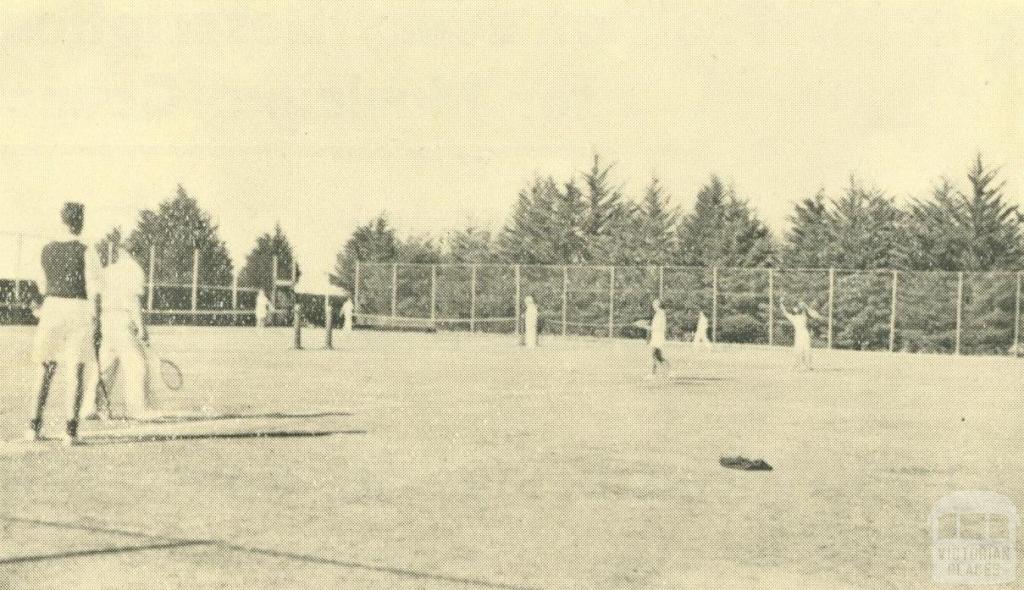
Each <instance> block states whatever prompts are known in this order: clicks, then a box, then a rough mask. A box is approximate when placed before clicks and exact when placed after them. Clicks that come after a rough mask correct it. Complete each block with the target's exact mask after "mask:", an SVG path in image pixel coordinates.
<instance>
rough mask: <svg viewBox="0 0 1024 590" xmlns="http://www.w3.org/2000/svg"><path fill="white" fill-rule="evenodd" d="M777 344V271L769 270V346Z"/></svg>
mask: <svg viewBox="0 0 1024 590" xmlns="http://www.w3.org/2000/svg"><path fill="white" fill-rule="evenodd" d="M773 344H775V269H774V268H769V269H768V346H771V345H773Z"/></svg>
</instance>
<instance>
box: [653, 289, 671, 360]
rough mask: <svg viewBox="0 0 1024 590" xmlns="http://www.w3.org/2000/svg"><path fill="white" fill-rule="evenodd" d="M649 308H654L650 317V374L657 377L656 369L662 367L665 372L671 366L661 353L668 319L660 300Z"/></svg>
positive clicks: (655, 301)
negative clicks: (651, 360)
mask: <svg viewBox="0 0 1024 590" xmlns="http://www.w3.org/2000/svg"><path fill="white" fill-rule="evenodd" d="M651 307H652V308H654V315H653V316H652V317H651V340H650V346H651V356H652V358H653V364H652V365H651V374H652V375H657V374H658V367H664V368H665V370H670V369H671V365H670V364H669V362H668V361H667V360H665V354H664V352H662V348H664V347H665V334H666V332H667V331H668V318H667V317H666V315H665V310H664V309H663V308H662V307H661V300H660V299H655V300H654V301H652V302H651Z"/></svg>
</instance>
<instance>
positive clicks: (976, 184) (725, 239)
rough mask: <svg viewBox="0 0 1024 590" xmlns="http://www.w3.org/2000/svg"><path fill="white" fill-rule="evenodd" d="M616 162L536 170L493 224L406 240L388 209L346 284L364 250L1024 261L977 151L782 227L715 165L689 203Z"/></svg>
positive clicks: (414, 257) (367, 232) (374, 223)
mask: <svg viewBox="0 0 1024 590" xmlns="http://www.w3.org/2000/svg"><path fill="white" fill-rule="evenodd" d="M613 170H614V164H603V163H602V162H601V158H600V156H597V155H595V156H594V159H593V164H592V166H591V167H590V168H589V169H588V170H585V171H584V172H582V173H581V174H578V175H572V176H570V177H569V178H568V179H567V180H564V181H558V180H555V178H554V176H546V177H541V176H539V177H537V178H535V179H534V180H533V181H532V182H531V183H530V184H529V185H528V186H526V187H524V188H523V189H522V190H521V191H520V192H519V194H518V198H517V200H516V203H515V205H513V208H512V211H511V213H510V214H509V217H508V220H507V222H506V223H505V225H504V227H503V228H501V229H500V231H498V232H497V233H496V234H495V233H492V232H491V231H489V230H487V229H483V228H479V227H473V226H471V227H467V228H465V229H461V230H457V231H455V232H452V233H450V234H449V235H447V236H445V237H444V238H442V239H441V240H434V239H431V238H430V237H428V236H410V237H407V238H405V239H401V238H399V237H398V234H397V232H396V230H395V228H394V227H393V226H392V225H391V224H390V222H389V220H388V218H387V216H386V215H385V214H383V213H382V214H381V215H380V216H378V217H377V218H375V219H373V220H371V221H370V222H368V223H366V224H364V225H361V226H359V227H358V228H357V229H356V230H355V232H354V233H353V234H352V236H351V237H350V238H349V240H348V242H347V243H346V244H345V246H344V248H343V249H342V251H341V252H339V253H338V255H337V260H336V264H335V269H334V270H335V277H336V280H337V281H339V283H341V284H347V280H346V279H347V278H348V277H350V275H351V272H352V266H353V263H354V261H356V260H360V261H364V262H366V261H374V262H465V263H486V262H506V263H518V264H569V265H581V264H597V265H619V266H642V265H681V266H705V267H716V266H717V267H788V268H796V267H810V268H828V267H837V268H845V269H881V268H886V269H899V270H946V271H990V270H1018V269H1020V268H1021V261H1022V257H1024V240H1022V228H1024V215H1022V212H1021V210H1020V209H1019V208H1018V207H1017V206H1016V205H1013V204H1012V203H1011V202H1010V200H1009V199H1008V197H1007V196H1006V195H1005V193H1004V188H1005V181H1001V180H999V178H998V175H999V170H998V169H994V168H990V167H988V166H986V165H985V164H984V162H983V160H982V157H981V155H980V154H979V155H978V156H977V158H976V159H975V161H974V162H973V163H972V164H971V166H970V167H969V169H968V170H967V173H966V175H965V178H964V180H965V182H962V183H958V182H956V181H955V180H953V179H951V178H940V179H939V180H938V181H937V182H936V183H935V186H934V187H933V188H932V190H931V194H930V195H928V196H927V197H924V198H918V199H912V200H910V201H909V202H907V203H903V204H900V203H897V201H896V199H895V197H894V196H893V195H891V194H888V193H886V192H884V191H883V190H881V189H878V188H875V187H872V186H869V185H867V184H866V183H865V182H864V181H862V180H861V179H858V178H856V177H855V176H851V177H850V179H849V183H848V185H847V186H846V187H845V188H844V189H843V190H842V191H841V192H840V193H839V194H835V195H829V194H827V193H826V192H825V191H824V190H822V191H819V192H818V193H817V194H815V195H813V196H810V197H807V198H804V199H802V200H800V201H798V202H797V203H796V204H795V206H794V209H793V212H792V213H791V214H790V215H789V217H788V221H789V222H790V225H789V229H788V230H786V231H785V232H784V233H782V234H781V235H776V234H774V233H773V232H772V231H771V230H770V229H769V228H768V226H767V225H766V224H765V223H764V222H763V221H762V220H761V218H760V217H759V216H758V214H757V211H756V210H755V209H754V208H753V207H752V206H751V204H750V201H749V200H748V199H746V198H744V197H743V196H741V195H740V194H738V192H737V190H736V189H735V187H733V186H731V185H730V184H727V183H726V182H724V181H723V180H722V179H721V178H720V177H719V176H717V175H711V176H710V178H709V179H708V181H707V182H706V183H705V184H704V185H703V186H702V187H701V188H700V190H699V191H698V192H697V195H696V200H695V203H694V205H693V207H692V209H691V210H689V211H685V212H684V211H682V210H681V208H680V207H679V206H677V205H675V204H674V203H673V200H672V197H671V195H670V194H669V193H668V191H667V190H666V189H665V187H664V186H663V185H662V184H661V182H660V180H659V179H658V178H657V177H656V176H655V177H652V178H651V180H650V182H649V183H648V184H647V186H646V188H645V189H644V190H643V194H642V195H641V196H640V197H639V198H637V199H630V198H627V197H626V196H625V195H624V194H623V191H622V188H621V187H620V186H618V185H616V184H615V183H614V181H613V179H612V172H613Z"/></svg>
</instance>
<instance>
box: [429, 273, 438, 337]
mask: <svg viewBox="0 0 1024 590" xmlns="http://www.w3.org/2000/svg"><path fill="white" fill-rule="evenodd" d="M430 325H431V326H433V327H434V328H435V329H436V328H437V265H436V264H431V265H430Z"/></svg>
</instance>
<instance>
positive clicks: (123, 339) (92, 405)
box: [83, 246, 159, 420]
mask: <svg viewBox="0 0 1024 590" xmlns="http://www.w3.org/2000/svg"><path fill="white" fill-rule="evenodd" d="M145 290H146V276H145V274H144V273H143V271H142V268H141V267H140V266H139V264H138V263H137V262H135V260H134V259H133V258H132V256H131V254H130V253H129V252H128V251H127V250H126V249H125V248H124V247H123V246H122V247H119V248H118V250H117V262H114V263H112V264H109V265H107V268H106V269H104V271H103V291H102V295H101V300H100V310H101V312H100V318H101V326H102V341H101V344H100V350H99V365H100V374H101V375H102V377H103V389H104V390H105V391H106V393H107V396H108V403H109V404H110V405H111V406H113V407H110V408H107V409H108V411H110V412H111V414H112V415H111V417H112V418H127V419H131V420H142V419H147V418H153V417H155V416H158V415H159V414H158V413H157V412H154V411H151V410H150V409H149V408H148V403H149V401H150V398H151V397H152V395H151V394H152V385H151V379H150V377H151V376H150V370H149V355H148V350H147V344H146V343H147V341H148V336H147V333H146V326H145V323H144V322H143V319H142V305H141V297H142V296H143V295H144V294H145ZM92 391H97V395H98V394H99V393H100V390H97V389H91V390H90V392H92ZM96 397H97V396H93V395H90V396H89V398H88V399H87V400H86V405H85V406H84V407H83V412H84V413H85V415H86V416H89V415H92V414H95V413H96Z"/></svg>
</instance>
